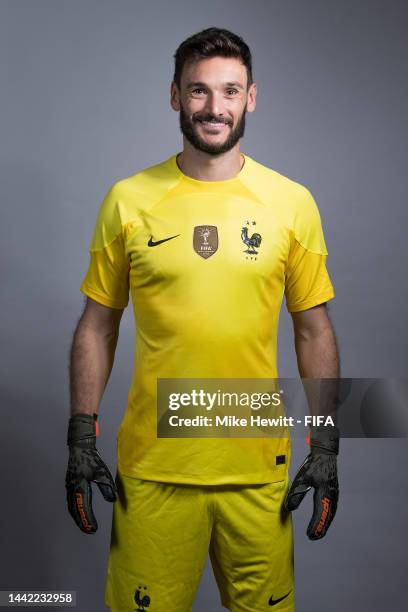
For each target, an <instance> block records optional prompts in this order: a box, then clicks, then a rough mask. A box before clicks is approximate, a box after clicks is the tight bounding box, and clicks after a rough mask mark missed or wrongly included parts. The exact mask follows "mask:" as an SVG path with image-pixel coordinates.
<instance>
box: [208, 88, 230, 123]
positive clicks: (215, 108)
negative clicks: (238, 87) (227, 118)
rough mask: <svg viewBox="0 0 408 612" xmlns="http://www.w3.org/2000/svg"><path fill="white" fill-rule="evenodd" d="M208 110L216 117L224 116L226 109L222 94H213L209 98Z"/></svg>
mask: <svg viewBox="0 0 408 612" xmlns="http://www.w3.org/2000/svg"><path fill="white" fill-rule="evenodd" d="M206 110H207V112H209V113H211V114H212V115H214V116H215V117H217V116H221V115H224V112H225V108H224V102H223V97H222V96H221V94H219V93H217V92H212V93H210V94H209V95H208V96H207V103H206Z"/></svg>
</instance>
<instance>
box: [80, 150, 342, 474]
mask: <svg viewBox="0 0 408 612" xmlns="http://www.w3.org/2000/svg"><path fill="white" fill-rule="evenodd" d="M243 158H244V164H243V166H242V168H241V170H240V171H239V173H238V174H237V175H236V176H235V177H234V178H231V179H228V180H223V181H201V180H196V179H193V178H191V177H188V176H186V175H185V174H184V173H183V172H182V171H181V170H180V168H179V167H178V164H177V155H173V156H171V157H170V158H169V159H167V160H166V161H164V162H162V163H159V164H157V165H154V166H151V167H149V168H146V169H144V170H142V171H140V172H137V173H136V174H134V175H132V176H129V177H127V178H124V179H122V180H119V181H117V182H115V183H114V184H113V185H112V186H111V187H110V189H109V190H108V192H107V194H106V196H105V198H104V200H103V202H102V204H101V206H100V209H99V214H98V217H97V221H96V226H95V229H94V233H93V237H92V240H91V245H90V263H89V267H88V270H87V273H86V276H85V278H84V280H83V282H82V285H81V291H82V292H83V293H84V294H86V295H87V296H89V297H90V298H92V299H93V300H95V301H97V302H99V303H100V304H103V305H104V306H108V307H111V308H119V309H122V308H125V307H126V306H127V304H128V301H129V293H130V295H131V298H132V304H133V312H134V318H135V324H136V335H135V339H136V340H135V357H134V371H133V377H132V381H131V386H130V390H129V394H128V403H127V407H126V410H125V413H124V417H123V419H122V422H121V425H120V428H119V432H118V438H117V443H118V468H119V470H120V471H121V472H122V473H123V474H125V475H128V476H134V477H136V478H141V479H145V480H155V481H162V482H175V483H177V482H178V483H191V484H212V485H216V484H229V483H231V484H233V483H235V484H251V483H266V482H274V481H279V480H282V479H283V478H285V476H286V470H287V468H288V464H289V461H290V440H289V438H271V437H265V438H236V437H235V438H233V437H231V438H190V439H188V438H159V437H157V412H156V390H157V379H159V378H177V379H180V378H276V377H278V370H277V333H278V321H279V312H280V308H281V304H282V300H283V296H285V299H286V306H287V309H288V310H289V312H295V311H300V310H306V309H308V308H311V307H313V306H316V305H318V304H321V303H323V302H326V301H327V300H330V299H331V298H333V297H334V291H333V286H332V283H331V281H330V278H329V275H328V272H327V269H326V257H327V249H326V245H325V240H324V235H323V230H322V225H321V220H320V215H319V211H318V208H317V205H316V202H315V200H314V198H313V196H312V195H311V193H310V191H309V190H308V189H307V188H306V187H304V186H303V185H301V184H299V183H297V182H295V181H293V180H291V179H289V178H287V177H285V176H283V175H282V174H280V173H278V172H276V171H274V170H272V169H270V168H268V167H266V166H264V165H262V164H260V163H258V162H256V161H255V160H254V159H252V158H251V157H249V156H248V155H243ZM282 457H283V459H282Z"/></svg>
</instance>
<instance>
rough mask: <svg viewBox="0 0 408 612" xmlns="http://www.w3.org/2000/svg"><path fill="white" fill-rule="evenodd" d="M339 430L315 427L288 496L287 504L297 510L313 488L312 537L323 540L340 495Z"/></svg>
mask: <svg viewBox="0 0 408 612" xmlns="http://www.w3.org/2000/svg"><path fill="white" fill-rule="evenodd" d="M338 452H339V430H338V428H337V427H330V428H327V427H312V428H311V430H310V453H309V455H308V456H307V457H306V459H305V461H304V462H303V464H302V465H301V466H300V468H299V470H298V471H297V473H296V475H295V477H294V479H293V482H292V484H291V486H290V488H289V491H288V493H287V495H286V499H285V507H286V508H287V509H288V510H289V511H292V510H296V508H298V507H299V505H300V503H301V501H302V500H303V498H304V497H305V495H306V493H307V492H308V491H309V490H310V489H311V488H312V487H313V488H314V494H313V515H312V518H311V520H310V523H309V525H308V528H307V532H306V533H307V535H308V537H309V538H310V539H311V540H319V539H321V538H323V537H324V536H325V535H326V532H327V530H328V528H329V526H330V524H331V522H332V520H333V518H334V515H335V514H336V509H337V502H338V498H339V483H338V479H337V455H338Z"/></svg>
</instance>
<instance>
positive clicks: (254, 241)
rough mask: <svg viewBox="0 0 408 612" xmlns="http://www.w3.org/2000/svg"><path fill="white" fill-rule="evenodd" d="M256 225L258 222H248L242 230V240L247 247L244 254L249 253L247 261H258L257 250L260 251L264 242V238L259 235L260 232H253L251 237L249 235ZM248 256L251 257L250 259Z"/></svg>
mask: <svg viewBox="0 0 408 612" xmlns="http://www.w3.org/2000/svg"><path fill="white" fill-rule="evenodd" d="M255 225H256V221H246V222H245V223H244V225H243V227H242V229H241V240H242V242H243V243H244V244H245V245H246V247H247V248H246V249H245V251H244V253H247V259H256V256H257V255H258V253H259V251H257V249H259V247H260V246H261V242H262V236H261V234H258V232H253V233H252V234H251V235H250V234H249V231H248V229H249V227H250V226H255ZM248 255H249V256H250V257H248Z"/></svg>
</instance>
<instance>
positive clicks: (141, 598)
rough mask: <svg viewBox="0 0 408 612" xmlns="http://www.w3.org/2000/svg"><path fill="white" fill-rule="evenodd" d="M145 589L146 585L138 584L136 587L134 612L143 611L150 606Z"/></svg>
mask: <svg viewBox="0 0 408 612" xmlns="http://www.w3.org/2000/svg"><path fill="white" fill-rule="evenodd" d="M146 590H147V587H146V586H143V587H142V586H139V587H138V588H137V589H136V591H135V595H134V600H135V602H136V604H137V608H136V611H135V612H145V610H146V609H147V608H148V607H149V606H150V597H149V595H147V593H146V592H145V591H146Z"/></svg>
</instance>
